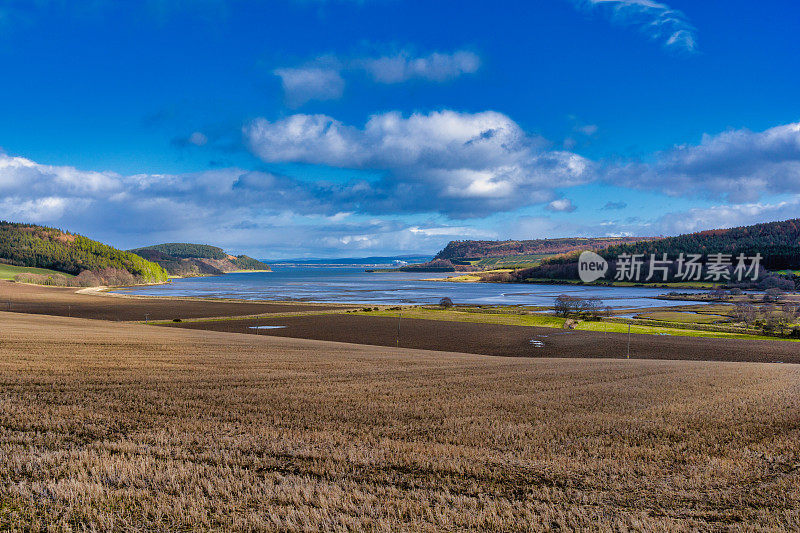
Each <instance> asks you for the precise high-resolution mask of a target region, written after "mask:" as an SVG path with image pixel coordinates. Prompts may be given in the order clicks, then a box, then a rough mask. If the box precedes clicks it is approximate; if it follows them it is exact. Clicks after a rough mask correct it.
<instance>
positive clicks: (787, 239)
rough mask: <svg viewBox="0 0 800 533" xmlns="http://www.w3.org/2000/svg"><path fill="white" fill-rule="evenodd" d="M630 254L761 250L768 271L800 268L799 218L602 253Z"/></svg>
mask: <svg viewBox="0 0 800 533" xmlns="http://www.w3.org/2000/svg"><path fill="white" fill-rule="evenodd" d="M622 253H629V254H647V255H649V254H664V253H666V254H668V255H670V256H674V255H679V254H680V253H686V254H689V253H694V254H704V255H707V254H716V253H722V254H732V255H738V254H744V255H745V256H753V255H755V254H757V253H760V254H761V255H762V256H763V257H764V259H763V261H762V265H763V266H764V267H765V268H766V269H767V270H784V269H798V268H800V218H795V219H792V220H785V221H782V222H766V223H763V224H756V225H754V226H741V227H738V228H730V229H715V230H709V231H701V232H698V233H689V234H686V235H679V236H677V237H667V238H664V239H658V240H653V241H649V242H640V243H629V244H624V245H620V246H611V247H609V248H607V249H605V250H603V251H602V252H601V253H600V255H602V256H604V257H606V258H607V259H609V258H611V257H616V256H618V255H619V254H622Z"/></svg>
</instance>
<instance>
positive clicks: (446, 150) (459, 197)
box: [244, 111, 592, 217]
mask: <svg viewBox="0 0 800 533" xmlns="http://www.w3.org/2000/svg"><path fill="white" fill-rule="evenodd" d="M244 136H245V139H246V140H247V142H248V144H249V146H250V148H251V150H252V152H253V153H254V154H256V155H257V156H259V157H260V158H261V159H263V160H264V161H267V162H271V163H281V162H283V163H285V162H294V163H308V164H320V165H328V166H335V167H342V168H352V169H368V170H377V171H382V172H383V173H384V175H385V177H384V179H383V180H381V181H380V182H378V183H362V184H360V186H361V190H360V194H361V195H362V197H363V198H365V199H369V200H370V201H371V202H372V203H373V204H376V205H377V204H384V205H386V206H387V208H388V207H390V206H393V207H394V209H397V210H400V211H409V210H418V211H438V212H441V213H445V214H448V215H451V216H457V217H470V216H481V215H484V214H487V213H490V212H494V211H498V210H508V209H513V208H516V207H519V206H522V205H529V204H533V203H541V202H546V201H551V200H552V199H553V196H554V195H553V193H552V189H553V188H555V187H569V186H571V185H577V184H580V183H584V182H586V181H587V180H589V179H590V178H591V176H592V164H591V163H590V162H589V161H588V160H586V159H585V158H583V157H581V156H579V155H577V154H574V153H571V152H565V151H552V150H547V149H546V146H547V143H546V141H545V140H544V139H542V138H540V137H536V136H533V135H528V134H526V133H525V132H524V131H523V130H522V129H521V128H520V127H519V126H518V125H517V124H516V123H515V122H514V121H512V120H511V119H510V118H508V117H507V116H505V115H503V114H501V113H496V112H491V111H487V112H483V113H475V114H469V113H457V112H454V111H441V112H433V113H429V114H418V113H415V114H413V115H411V116H409V117H404V116H403V115H401V114H400V113H398V112H390V113H384V114H380V115H373V116H372V117H370V118H369V120H368V121H367V123H366V124H365V125H364V127H363V128H357V127H354V126H349V125H346V124H343V123H341V122H339V121H337V120H335V119H333V118H331V117H328V116H325V115H293V116H290V117H287V118H285V119H282V120H278V121H275V122H270V121H268V120H266V119H257V120H255V121H254V122H253V123H251V124H250V125H248V126H247V127H246V128H245V130H244ZM370 195H372V196H370Z"/></svg>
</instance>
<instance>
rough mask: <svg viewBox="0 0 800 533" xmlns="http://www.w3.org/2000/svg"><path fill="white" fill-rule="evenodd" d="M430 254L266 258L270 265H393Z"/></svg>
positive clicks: (420, 258) (427, 258) (423, 257)
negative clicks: (272, 259) (271, 259)
mask: <svg viewBox="0 0 800 533" xmlns="http://www.w3.org/2000/svg"><path fill="white" fill-rule="evenodd" d="M430 259H431V256H430V255H392V256H371V257H328V258H319V257H301V258H295V259H278V260H274V261H270V260H266V262H267V263H269V264H270V265H273V266H274V265H303V266H315V265H316V266H330V265H337V266H349V265H352V266H376V265H385V266H391V265H396V264H398V263H422V262H425V261H429V260H430Z"/></svg>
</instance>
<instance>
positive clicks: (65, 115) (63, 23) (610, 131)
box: [0, 0, 800, 258]
mask: <svg viewBox="0 0 800 533" xmlns="http://www.w3.org/2000/svg"><path fill="white" fill-rule="evenodd" d="M799 15H800V6H798V5H797V4H796V3H794V2H788V1H786V2H769V3H766V4H765V3H754V2H752V1H751V2H743V1H725V2H722V1H708V2H688V1H672V0H670V1H668V2H666V3H661V2H655V1H652V0H550V1H530V0H529V1H501V2H495V3H490V4H487V3H486V2H477V1H469V0H462V1H458V2H456V1H453V2H451V1H449V0H441V1H438V2H429V1H428V2H421V1H419V2H418V1H403V0H360V1H358V0H270V1H263V0H261V1H255V0H254V1H249V0H238V1H234V0H197V1H189V0H183V1H181V0H152V1H149V2H147V1H142V2H112V1H105V0H93V1H86V2H67V1H66V0H61V1H59V0H50V1H48V0H39V1H14V0H11V1H5V2H2V3H0V61H1V62H2V64H3V66H4V69H3V72H4V81H3V83H1V84H0V106H2V113H0V149H1V151H0V218H3V219H9V220H16V221H29V222H36V223H42V224H47V225H53V226H58V227H62V228H64V229H68V230H71V231H76V232H81V233H84V234H87V235H89V236H92V237H94V238H97V239H101V240H104V241H107V242H110V243H112V244H115V245H117V246H120V247H134V246H140V245H146V244H151V243H154V242H164V241H195V242H208V243H211V244H217V245H220V246H223V247H226V248H227V249H229V250H231V251H235V252H239V253H250V254H252V255H256V256H258V257H263V258H281V257H298V256H354V255H384V254H386V255H389V254H399V253H409V252H423V253H426V252H435V251H436V250H437V249H439V248H441V247H442V246H443V245H444V244H446V242H447V241H449V240H451V239H459V238H492V239H503V238H538V237H559V236H569V235H585V236H600V235H623V234H633V235H666V234H675V233H680V232H685V231H693V230H699V229H709V228H714V227H724V226H732V225H740V224H749V223H754V222H761V221H767V220H779V219H785V218H792V217H796V216H797V214H798V213H799V212H800V124H799V121H800V99H798V98H797V94H798V88H800V59H798V54H797V53H796V50H797V48H798V46H797V45H798V37H797V36H796V33H797V32H796V30H797V22H798V20H800V18H799Z"/></svg>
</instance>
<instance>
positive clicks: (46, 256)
mask: <svg viewBox="0 0 800 533" xmlns="http://www.w3.org/2000/svg"><path fill="white" fill-rule="evenodd" d="M0 258H2V259H3V260H4V261H6V262H8V263H11V264H13V265H18V266H27V267H38V268H47V269H50V270H58V271H60V272H66V273H68V274H74V275H77V274H80V273H81V272H83V271H85V270H91V271H101V270H104V269H108V268H111V269H117V270H125V271H127V272H129V273H130V274H131V275H132V276H135V277H136V278H138V279H140V280H142V281H144V282H147V283H154V282H160V281H165V280H166V279H167V277H168V274H167V272H166V270H164V269H163V268H162V267H161V266H159V265H157V264H155V263H152V262H150V261H147V260H145V259H143V258H141V257H139V256H138V255H136V254H133V253H130V252H125V251H122V250H118V249H116V248H113V247H111V246H108V245H106V244H103V243H100V242H97V241H93V240H91V239H88V238H86V237H84V236H82V235H76V234H73V233H68V232H64V231H61V230H58V229H55V228H48V227H44V226H37V225H33V224H19V223H12V222H5V221H0Z"/></svg>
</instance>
